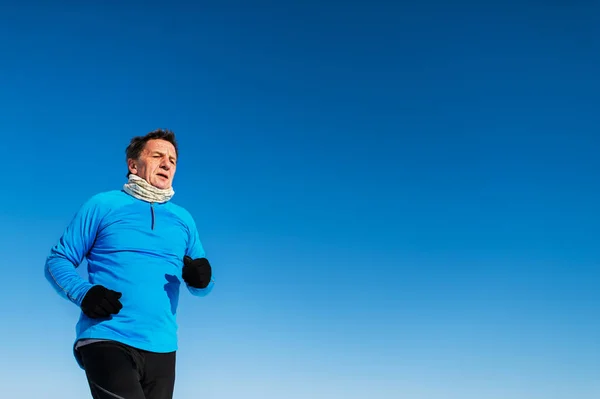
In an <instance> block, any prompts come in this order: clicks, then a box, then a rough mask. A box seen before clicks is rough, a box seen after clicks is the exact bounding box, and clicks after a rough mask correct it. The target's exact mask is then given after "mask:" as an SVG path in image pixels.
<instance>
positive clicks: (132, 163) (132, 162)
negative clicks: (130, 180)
mask: <svg viewBox="0 0 600 399" xmlns="http://www.w3.org/2000/svg"><path fill="white" fill-rule="evenodd" d="M127 168H128V169H129V172H130V173H132V174H134V175H135V174H137V163H136V162H135V159H132V158H129V159H128V160H127Z"/></svg>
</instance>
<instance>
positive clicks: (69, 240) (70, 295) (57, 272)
mask: <svg viewBox="0 0 600 399" xmlns="http://www.w3.org/2000/svg"><path fill="white" fill-rule="evenodd" d="M100 220H101V215H100V210H99V208H98V206H97V201H96V198H92V199H90V200H88V201H87V202H86V203H85V204H84V205H83V206H82V207H81V208H80V209H79V211H78V212H77V213H76V214H75V216H74V217H73V219H72V220H71V222H70V223H69V225H68V226H67V228H66V229H65V231H64V233H63V235H62V236H61V237H60V240H59V241H58V243H57V244H56V245H55V246H53V247H52V249H51V250H50V255H48V257H47V258H46V264H45V267H44V273H45V277H46V279H47V280H48V282H50V284H51V285H52V287H53V288H54V289H55V290H56V292H58V293H59V294H60V296H62V297H63V298H65V299H68V300H69V301H71V302H73V303H74V304H76V305H77V306H81V302H82V300H83V298H84V296H85V294H86V293H87V292H88V291H89V289H90V288H92V286H93V284H91V283H89V282H87V281H85V280H84V279H83V278H81V276H79V274H77V271H76V270H75V269H76V268H77V267H79V265H80V264H81V262H83V259H84V258H85V256H86V254H87V253H88V251H89V250H90V248H91V247H92V245H93V243H94V240H95V238H96V233H97V231H98V225H99V224H100Z"/></svg>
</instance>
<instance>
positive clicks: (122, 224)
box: [45, 129, 214, 399]
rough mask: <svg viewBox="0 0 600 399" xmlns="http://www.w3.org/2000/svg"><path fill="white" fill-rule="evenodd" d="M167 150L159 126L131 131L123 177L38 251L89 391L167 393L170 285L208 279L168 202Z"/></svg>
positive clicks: (192, 287)
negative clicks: (70, 319) (69, 311)
mask: <svg viewBox="0 0 600 399" xmlns="http://www.w3.org/2000/svg"><path fill="white" fill-rule="evenodd" d="M177 157H178V148H177V141H176V139H175V135H174V133H173V132H171V131H169V130H163V129H158V130H155V131H152V132H150V133H148V134H146V135H145V136H138V137H134V138H133V139H131V141H130V143H129V145H128V147H127V149H126V161H127V168H128V174H127V175H128V181H127V182H126V183H125V184H124V186H123V187H122V189H120V190H112V191H106V192H102V193H98V194H96V195H94V196H92V197H91V198H89V199H88V200H87V201H86V202H85V203H84V204H83V205H82V207H81V208H80V209H79V210H78V212H77V213H76V214H75V216H74V217H73V219H72V220H71V222H70V223H69V224H68V226H67V227H66V229H65V231H64V233H63V235H62V236H61V237H60V239H59V240H58V242H57V244H56V245H55V246H53V247H52V249H51V251H50V254H49V256H48V257H47V259H46V263H45V276H46V278H47V279H48V281H49V282H50V284H51V285H52V286H53V287H54V289H55V290H56V291H57V292H58V293H59V294H60V295H61V296H62V297H64V298H66V299H67V300H69V301H71V302H72V303H74V304H75V305H77V306H78V307H79V308H80V309H81V314H80V318H79V321H78V323H77V326H76V338H75V342H74V345H73V353H74V356H75V359H76V360H77V363H78V364H79V366H80V367H81V368H82V369H84V370H85V373H86V378H87V381H88V384H89V387H90V391H91V394H92V397H93V398H94V399H108V398H110V399H115V398H125V399H171V398H172V397H173V390H174V385H175V363H176V360H175V359H176V351H177V321H176V314H177V304H178V299H179V292H180V286H181V284H182V283H183V284H185V285H186V287H187V289H188V290H189V291H190V292H191V293H192V294H193V295H195V296H205V295H207V294H208V293H210V292H211V291H212V289H213V287H214V280H213V278H212V268H211V265H210V263H209V262H208V260H207V259H206V256H205V252H204V249H203V247H202V244H201V242H200V238H199V234H198V230H197V228H196V224H195V222H194V219H193V217H192V216H191V215H190V214H189V213H188V211H186V210H185V209H184V208H182V207H180V206H178V205H175V204H174V203H173V202H171V198H172V197H173V195H174V190H173V187H172V183H173V177H174V176H175V171H176V170H177ZM84 259H86V260H87V263H88V275H89V278H88V281H86V280H84V279H82V278H81V277H80V276H79V274H78V273H77V271H76V270H75V268H77V267H78V266H79V265H80V264H81V263H82V262H83V260H84Z"/></svg>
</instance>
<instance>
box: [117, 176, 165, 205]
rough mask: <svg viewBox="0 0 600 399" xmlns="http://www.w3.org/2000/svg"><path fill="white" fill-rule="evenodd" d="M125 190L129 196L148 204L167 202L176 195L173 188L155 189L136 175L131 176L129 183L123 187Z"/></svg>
mask: <svg viewBox="0 0 600 399" xmlns="http://www.w3.org/2000/svg"><path fill="white" fill-rule="evenodd" d="M123 190H125V192H126V193H127V194H129V195H131V196H133V197H135V198H137V199H140V200H142V201H146V202H158V203H162V202H167V201H168V200H170V199H171V198H172V197H173V195H175V191H173V188H172V187H171V188H167V189H160V188H157V187H154V186H153V185H151V184H150V183H148V182H147V181H146V180H144V179H142V178H141V177H139V176H138V175H134V174H130V175H129V181H128V182H127V183H125V184H124V185H123Z"/></svg>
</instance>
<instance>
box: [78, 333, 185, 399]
mask: <svg viewBox="0 0 600 399" xmlns="http://www.w3.org/2000/svg"><path fill="white" fill-rule="evenodd" d="M78 350H79V354H80V355H81V361H82V363H83V367H84V368H85V374H86V376H87V380H88V383H89V385H90V390H91V392H92V397H93V398H94V399H172V398H173V388H174V386H175V352H170V353H154V352H147V351H143V350H140V349H136V348H132V347H131V346H127V345H124V344H121V343H119V342H114V341H103V342H94V343H92V344H88V345H85V346H82V347H80V348H79V349H78Z"/></svg>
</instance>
